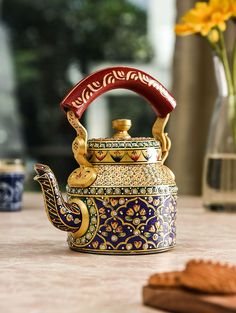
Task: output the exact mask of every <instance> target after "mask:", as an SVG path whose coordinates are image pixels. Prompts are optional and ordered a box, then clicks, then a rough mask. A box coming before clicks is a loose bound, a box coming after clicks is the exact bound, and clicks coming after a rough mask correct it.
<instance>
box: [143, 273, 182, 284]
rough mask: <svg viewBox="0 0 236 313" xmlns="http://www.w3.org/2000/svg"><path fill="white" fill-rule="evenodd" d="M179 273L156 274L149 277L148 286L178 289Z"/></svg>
mask: <svg viewBox="0 0 236 313" xmlns="http://www.w3.org/2000/svg"><path fill="white" fill-rule="evenodd" d="M180 274H181V272H167V273H157V274H153V275H152V276H151V277H149V280H148V285H149V286H151V287H153V288H160V287H162V288H163V287H164V288H177V287H180V283H179V276H180Z"/></svg>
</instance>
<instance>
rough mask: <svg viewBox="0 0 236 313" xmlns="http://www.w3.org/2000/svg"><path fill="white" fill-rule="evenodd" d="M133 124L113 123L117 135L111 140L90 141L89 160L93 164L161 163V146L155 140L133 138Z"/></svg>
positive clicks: (128, 121)
mask: <svg viewBox="0 0 236 313" xmlns="http://www.w3.org/2000/svg"><path fill="white" fill-rule="evenodd" d="M131 125H132V123H131V120H128V119H116V120H113V121H112V127H113V129H114V130H115V134H114V135H113V136H112V137H110V138H98V139H89V140H88V150H87V158H88V161H89V162H91V163H93V164H101V163H102V164H111V163H113V164H118V163H122V164H130V163H131V164H134V163H139V164H140V163H142V164H143V163H156V162H158V161H161V156H162V150H161V144H160V142H159V141H158V140H156V139H154V138H151V137H149V138H146V137H135V138H131V136H130V135H129V133H128V130H129V129H130V127H131Z"/></svg>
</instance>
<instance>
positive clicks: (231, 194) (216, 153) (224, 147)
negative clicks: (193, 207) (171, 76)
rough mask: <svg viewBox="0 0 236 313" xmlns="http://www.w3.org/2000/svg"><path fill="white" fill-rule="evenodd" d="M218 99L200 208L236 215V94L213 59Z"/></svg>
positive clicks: (213, 116) (207, 155)
mask: <svg viewBox="0 0 236 313" xmlns="http://www.w3.org/2000/svg"><path fill="white" fill-rule="evenodd" d="M214 66H215V74H216V82H217V86H218V96H217V99H216V102H215V106H214V111H213V114H212V119H211V123H210V129H209V135H208V143H207V149H206V154H205V160H204V172H203V205H204V206H205V207H206V208H208V209H210V210H213V211H232V210H234V211H235V212H236V95H235V94H229V93H228V86H227V81H226V77H225V71H224V68H223V65H222V63H221V61H220V60H219V59H218V58H217V57H214Z"/></svg>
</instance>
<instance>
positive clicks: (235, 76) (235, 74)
mask: <svg viewBox="0 0 236 313" xmlns="http://www.w3.org/2000/svg"><path fill="white" fill-rule="evenodd" d="M233 84H234V92H235V93H236V40H235V41H234V50H233Z"/></svg>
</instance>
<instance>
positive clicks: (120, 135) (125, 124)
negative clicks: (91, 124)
mask: <svg viewBox="0 0 236 313" xmlns="http://www.w3.org/2000/svg"><path fill="white" fill-rule="evenodd" d="M131 126H132V122H131V120H128V119H117V120H113V121H112V128H113V129H114V130H115V131H116V133H115V134H114V135H113V138H117V139H129V138H131V136H130V135H129V134H128V130H129V129H130V127H131Z"/></svg>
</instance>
